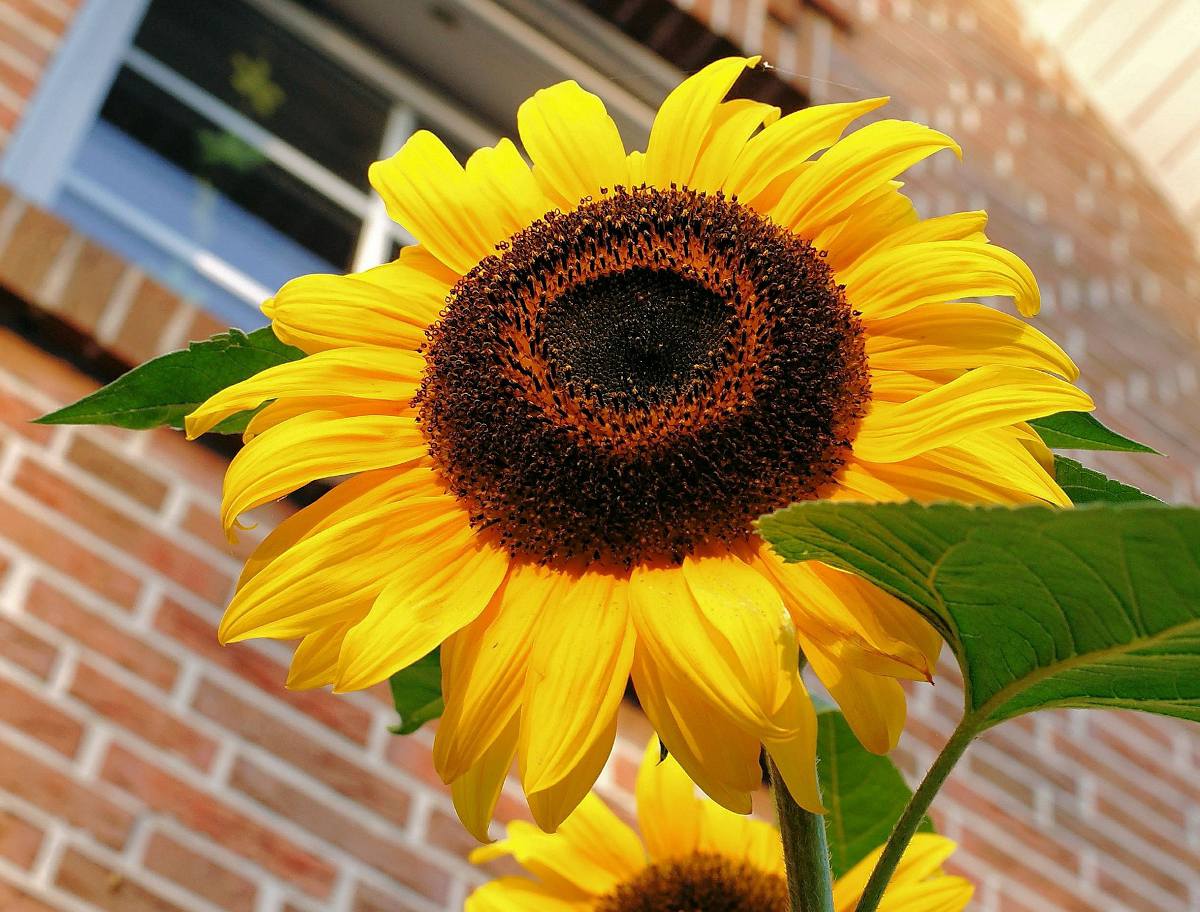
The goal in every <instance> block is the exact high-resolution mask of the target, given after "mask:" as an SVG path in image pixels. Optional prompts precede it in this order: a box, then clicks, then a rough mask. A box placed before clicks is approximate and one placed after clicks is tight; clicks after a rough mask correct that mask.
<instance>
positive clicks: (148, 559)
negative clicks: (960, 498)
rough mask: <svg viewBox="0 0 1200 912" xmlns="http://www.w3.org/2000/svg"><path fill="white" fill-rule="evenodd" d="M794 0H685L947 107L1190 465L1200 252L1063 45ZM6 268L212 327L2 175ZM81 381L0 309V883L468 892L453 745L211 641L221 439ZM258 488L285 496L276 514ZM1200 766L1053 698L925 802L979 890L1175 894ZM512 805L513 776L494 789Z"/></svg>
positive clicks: (96, 316) (1187, 848) (981, 196)
mask: <svg viewBox="0 0 1200 912" xmlns="http://www.w3.org/2000/svg"><path fill="white" fill-rule="evenodd" d="M635 5H636V4H627V6H628V7H630V8H632V7H633V6H635ZM681 5H683V4H681ZM71 6H72V4H69V3H67V2H64V0H57V2H53V0H3V2H0V117H11V122H12V123H15V121H16V118H17V116H18V115H19V113H20V109H21V106H22V105H23V104H24V102H25V100H27V98H28V95H29V91H30V90H31V88H32V86H33V85H35V84H36V79H37V76H38V73H39V72H40V67H41V66H42V65H43V64H44V62H45V60H46V59H47V58H48V56H49V54H50V53H51V51H52V49H53V45H54V41H55V36H56V35H57V34H58V33H59V32H61V28H62V24H63V23H64V22H65V21H66V20H67V18H68V16H69V13H70V9H71ZM798 9H799V8H798V6H796V5H795V4H792V3H790V2H783V0H779V2H776V0H771V2H770V3H767V2H765V0H757V2H755V0H751V2H747V3H741V4H733V3H721V2H716V0H710V2H704V0H695V2H694V3H693V4H691V12H692V14H693V15H695V16H697V17H699V18H701V19H702V20H703V21H705V22H707V23H708V24H710V25H711V27H713V28H714V29H716V30H722V31H724V32H726V33H727V34H728V35H729V37H730V38H731V39H732V40H736V41H738V42H739V43H742V44H743V45H745V46H746V47H748V48H751V49H757V48H759V47H766V49H767V50H768V53H769V54H770V55H771V56H772V58H773V59H775V60H776V61H778V62H779V65H780V67H781V68H784V69H788V70H792V71H795V72H797V73H802V74H804V75H803V76H801V77H796V78H797V85H798V87H799V88H801V89H802V90H805V91H808V92H810V93H811V94H812V95H813V96H814V97H815V98H817V99H818V100H834V99H841V98H843V97H847V96H848V95H853V96H856V97H857V96H861V95H864V94H868V93H876V92H881V91H891V92H892V93H893V94H895V95H896V96H897V97H898V103H899V104H900V106H901V107H900V110H901V112H902V114H901V116H912V117H916V118H921V119H930V120H933V121H934V122H935V124H937V125H938V126H940V127H943V128H946V129H950V130H952V131H953V132H954V133H955V134H956V135H958V136H959V137H960V138H961V139H962V140H963V142H964V146H965V147H966V150H967V164H966V165H965V166H963V167H959V166H953V167H951V166H950V165H949V163H943V162H939V161H936V160H935V161H934V162H932V163H931V164H930V165H928V166H925V167H924V168H922V169H919V171H918V173H916V174H915V175H913V176H912V180H911V181H910V184H909V187H910V189H911V190H912V191H913V193H914V195H915V197H916V198H917V200H918V202H919V203H920V204H921V205H922V206H923V207H924V208H926V209H927V210H929V211H934V210H937V211H951V210H952V209H955V208H964V207H974V206H981V205H984V206H987V207H988V208H989V209H991V210H992V212H993V229H992V233H993V234H994V236H995V237H996V238H997V240H999V241H1001V242H1003V243H1005V244H1006V245H1008V246H1011V247H1013V248H1014V249H1016V250H1017V251H1019V252H1020V253H1021V254H1022V255H1023V256H1025V257H1026V258H1028V259H1029V260H1030V261H1031V263H1032V264H1033V265H1034V267H1035V270H1036V271H1037V273H1038V275H1039V277H1040V279H1041V281H1042V284H1043V287H1044V290H1045V292H1046V298H1047V307H1046V311H1047V313H1046V318H1045V320H1044V323H1045V324H1046V325H1048V326H1049V328H1050V330H1051V331H1052V332H1053V333H1054V334H1055V335H1057V336H1058V337H1059V338H1062V339H1064V340H1065V342H1066V344H1067V345H1068V347H1069V348H1070V349H1071V351H1072V353H1073V354H1075V355H1077V356H1078V357H1079V360H1080V363H1081V367H1082V368H1083V372H1084V382H1085V384H1086V385H1087V386H1088V387H1089V388H1090V389H1091V390H1092V391H1093V392H1094V393H1096V394H1097V396H1098V398H1099V399H1100V401H1101V407H1102V409H1103V411H1104V414H1105V416H1106V418H1109V419H1112V420H1113V423H1114V424H1117V425H1118V426H1120V427H1122V428H1123V429H1124V430H1126V431H1128V432H1130V433H1133V434H1136V435H1139V436H1141V437H1143V438H1144V439H1146V440H1148V441H1149V442H1151V443H1154V444H1156V445H1158V446H1159V447H1160V448H1161V449H1164V450H1166V451H1167V452H1169V453H1171V454H1173V458H1172V459H1170V460H1150V459H1145V458H1143V459H1129V458H1120V459H1115V460H1111V461H1109V463H1108V468H1109V469H1110V470H1111V471H1113V472H1115V473H1118V474H1121V475H1123V476H1125V477H1129V478H1131V480H1134V481H1136V482H1138V483H1141V484H1143V485H1144V486H1146V487H1147V488H1149V489H1151V490H1154V491H1156V492H1157V493H1160V494H1163V495H1165V496H1168V497H1173V498H1175V499H1187V500H1193V499H1195V497H1196V491H1197V479H1196V454H1197V453H1198V452H1200V441H1198V440H1197V431H1196V430H1195V429H1196V428H1197V427H1200V423H1198V422H1197V421H1196V420H1195V419H1196V417H1197V416H1196V415H1195V414H1194V410H1195V408H1196V406H1195V405H1194V400H1195V392H1196V387H1197V382H1198V381H1197V375H1196V371H1195V366H1194V365H1195V355H1196V338H1195V315H1194V312H1193V310H1192V307H1191V299H1192V298H1194V297H1195V292H1196V290H1197V289H1198V288H1200V280H1198V279H1197V278H1196V277H1197V276H1198V275H1200V268H1198V266H1197V262H1196V259H1195V254H1194V251H1193V250H1192V248H1191V246H1190V243H1189V242H1188V241H1187V238H1186V235H1185V234H1184V232H1182V231H1181V229H1180V228H1179V226H1178V225H1177V224H1176V223H1175V222H1174V220H1173V219H1172V218H1171V217H1170V215H1169V212H1168V210H1167V209H1166V207H1165V206H1164V205H1163V203H1162V201H1161V200H1160V199H1159V198H1158V197H1157V196H1156V195H1155V193H1154V191H1153V190H1152V189H1150V185H1149V184H1148V183H1147V182H1146V181H1145V180H1144V177H1143V176H1142V175H1141V174H1140V172H1139V171H1138V169H1137V167H1136V165H1135V164H1134V163H1133V161H1132V159H1131V158H1130V156H1128V155H1127V154H1126V153H1125V151H1124V150H1122V149H1121V148H1120V146H1118V145H1117V144H1115V143H1114V142H1113V141H1112V140H1111V139H1110V138H1109V137H1108V135H1107V134H1106V133H1105V132H1104V130H1103V128H1102V126H1101V125H1100V124H1099V122H1098V121H1097V120H1096V118H1094V117H1093V116H1092V115H1091V113H1090V112H1089V111H1088V110H1087V108H1086V106H1083V105H1082V102H1081V101H1080V97H1081V96H1079V95H1078V93H1076V92H1075V90H1074V88H1073V87H1072V86H1071V85H1070V83H1069V82H1067V81H1065V80H1064V78H1063V77H1062V76H1061V75H1060V74H1058V72H1057V71H1056V69H1055V68H1054V67H1053V66H1052V61H1051V63H1049V64H1048V63H1047V62H1046V60H1047V58H1046V56H1045V52H1044V49H1041V48H1039V47H1037V46H1036V45H1033V44H1029V43H1028V42H1027V40H1026V38H1025V37H1024V32H1023V29H1022V27H1021V23H1020V22H1019V20H1018V19H1016V18H1015V15H1014V14H1013V13H1011V12H1010V11H1009V10H1008V7H1007V6H1006V5H1005V4H1004V3H1001V2H984V0H978V2H970V3H955V4H922V3H916V2H900V0H893V2H871V3H861V4H860V3H849V2H843V3H841V4H839V5H838V7H837V10H838V11H839V12H840V14H841V15H842V16H843V17H844V18H845V20H846V22H848V23H849V26H850V27H849V30H841V29H839V28H835V27H832V26H830V25H829V23H828V22H827V21H826V20H823V19H820V18H816V17H814V16H813V15H812V14H811V13H806V12H803V11H798ZM39 49H40V51H39ZM22 73H23V74H24V76H25V81H22V79H21V77H20V74H22ZM14 74H15V75H14ZM4 112H10V113H9V114H5V113H4ZM4 129H5V130H11V129H12V126H11V124H10V125H9V126H7V127H5V128H4ZM6 135H7V133H0V140H2V139H3V138H4V137H5V136H6ZM0 286H2V287H3V288H4V289H5V290H6V291H7V292H8V293H9V294H11V295H12V296H15V298H19V299H20V300H21V301H23V302H24V303H25V305H28V306H30V307H31V308H32V309H33V312H34V313H35V314H36V315H40V316H43V317H45V319H46V320H48V321H50V320H53V321H62V322H63V323H66V324H69V325H71V326H73V327H75V328H76V329H77V330H78V331H80V332H81V333H83V334H84V335H85V336H86V337H87V338H89V339H90V340H92V342H91V343H90V344H91V345H92V346H93V347H94V348H95V349H96V350H103V351H104V352H107V353H108V354H110V355H112V356H114V357H115V358H117V359H118V360H122V361H125V362H127V363H131V362H135V361H140V360H144V359H145V358H147V357H150V356H151V355H153V354H156V353H158V352H160V351H165V350H168V349H171V348H174V347H177V346H178V345H179V344H181V343H182V342H183V341H184V340H186V339H188V338H198V337H203V336H206V335H208V334H210V332H212V331H214V330H215V329H216V328H217V327H216V326H215V325H214V324H213V323H212V321H211V320H209V319H208V318H207V317H206V316H204V315H203V314H202V313H200V312H198V311H197V310H196V309H195V308H193V307H192V306H191V305H190V304H188V303H187V302H185V301H181V300H179V299H178V298H176V297H175V296H174V295H173V294H171V293H170V292H169V291H167V290H166V289H164V288H163V287H162V286H160V285H159V284H158V283H156V282H155V281H153V280H152V279H150V278H149V277H147V276H145V275H143V274H142V273H141V272H140V271H139V270H137V269H136V268H134V267H131V266H129V265H128V264H126V263H123V262H122V261H120V260H119V259H117V258H116V257H114V256H112V255H111V254H109V253H108V252H106V251H104V250H103V249H101V248H99V247H98V246H96V245H95V244H93V243H92V242H90V241H88V240H87V239H86V238H83V237H81V236H79V235H78V234H76V233H75V232H73V231H72V230H70V229H69V228H68V227H67V226H65V225H63V224H62V223H61V222H59V221H58V220H57V219H55V218H53V217H52V216H49V215H47V214H46V213H43V212H41V211H39V210H37V209H36V208H34V207H31V206H28V205H27V204H25V203H24V202H22V201H21V200H19V199H17V198H15V197H12V196H10V195H8V194H7V193H4V192H0ZM0 307H7V308H9V309H11V307H12V304H11V301H10V302H9V303H7V304H6V303H2V302H0ZM35 335H36V334H35ZM93 386H94V384H93V383H92V381H90V380H88V379H86V378H85V377H83V376H82V375H80V374H79V373H78V372H76V371H75V370H74V369H72V368H70V367H69V366H67V365H66V364H64V363H63V362H61V361H58V360H56V359H55V358H54V357H52V356H50V355H49V354H47V353H46V352H45V351H44V350H42V349H40V348H39V347H38V346H37V345H35V344H32V343H31V341H30V340H29V339H23V338H20V337H19V336H17V335H14V334H12V333H8V332H2V333H0V517H3V519H2V520H0V909H4V910H5V912H7V910H9V909H13V910H17V912H31V910H32V912H41V910H46V909H55V910H69V912H83V910H89V912H94V910H96V909H102V910H119V912H126V910H132V912H165V910H190V912H212V910H215V909H221V910H234V912H239V910H246V912H281V910H289V912H315V910H318V909H320V910H325V909H328V910H337V912H343V910H354V912H383V910H388V912H394V910H418V912H434V910H443V909H444V910H456V909H458V908H460V907H461V901H462V896H463V895H464V893H465V891H466V890H467V889H469V886H470V885H471V884H472V883H474V882H477V881H478V879H479V877H480V876H482V875H481V874H480V873H479V872H475V871H473V870H472V869H471V868H470V866H469V865H467V864H466V863H465V861H464V855H465V853H466V851H467V850H468V849H469V847H470V840H469V838H468V837H466V836H465V834H464V833H463V832H462V830H461V829H460V828H459V827H458V825H457V823H456V821H455V820H454V819H453V816H452V812H451V810H450V805H449V802H448V800H447V798H446V796H445V794H444V792H443V791H442V790H441V788H440V787H439V786H438V784H437V782H436V779H435V777H434V775H433V773H432V769H431V763H430V757H429V733H428V732H425V733H422V734H420V735H418V736H415V737H413V738H408V739H398V738H393V737H391V736H390V735H388V734H387V732H386V725H387V724H389V723H390V722H391V721H392V715H391V712H390V710H389V707H388V704H387V700H386V696H385V695H384V694H382V693H380V692H379V691H378V690H377V691H373V692H370V693H367V694H356V695H350V696H347V697H337V698H335V697H332V696H330V695H328V694H324V693H308V694H291V693H288V692H286V691H284V690H283V689H282V686H281V683H282V680H283V678H284V665H283V662H284V660H285V653H284V652H283V651H281V650H278V649H275V648H273V645H274V644H265V645H264V644H257V643H254V644H244V645H239V646H236V647H232V648H228V649H224V648H221V647H219V646H217V644H216V642H215V637H214V630H215V624H216V620H217V618H218V616H219V614H220V609H221V605H222V603H223V602H224V600H225V598H226V596H227V594H228V592H229V588H230V585H231V581H232V579H233V577H234V575H235V573H236V572H237V569H238V561H239V559H240V557H241V555H240V554H237V553H232V552H231V551H230V550H229V548H228V546H227V545H226V544H225V543H224V539H223V537H222V536H221V535H220V534H219V531H218V529H217V521H216V506H217V494H218V490H219V485H220V476H221V473H222V470H223V461H222V460H221V458H220V457H218V456H216V455H214V454H213V453H211V452H209V451H208V450H205V449H203V448H201V447H198V446H195V445H188V444H185V443H183V442H182V441H181V440H180V439H179V437H178V435H175V434H172V433H169V432H161V433H154V434H132V433H124V432H118V431H111V430H103V429H71V428H54V429H51V428H41V427H37V426H31V425H29V424H27V423H26V422H27V420H28V419H29V418H30V417H33V416H34V415H36V414H39V413H41V412H44V411H46V410H48V409H50V408H53V407H55V406H56V405H60V404H63V403H65V402H67V401H70V400H73V399H75V398H77V397H78V396H80V395H82V394H84V393H85V392H87V391H88V390H90V389H91V388H93ZM264 513H265V514H266V515H264V516H262V517H261V520H262V525H263V527H264V528H265V527H269V526H270V525H271V524H272V522H273V521H275V520H277V519H278V518H279V515H280V511H279V510H275V511H264ZM248 545H249V543H247V546H248ZM944 672H945V674H944V675H943V676H942V677H941V678H939V683H938V685H937V686H936V687H934V688H921V689H919V690H918V691H917V692H916V694H915V695H914V700H913V704H912V710H913V711H912V720H911V722H910V726H909V731H908V734H907V735H906V737H905V739H904V742H903V744H902V748H901V750H900V751H899V753H898V759H899V761H900V763H901V765H902V766H903V768H904V769H905V770H906V771H907V772H908V773H909V774H910V775H916V774H917V773H918V772H919V771H921V770H923V768H924V767H925V766H926V765H927V764H928V763H929V761H930V760H931V758H932V756H933V754H934V752H935V751H936V749H937V748H938V747H939V746H940V744H941V743H942V742H943V741H944V740H945V738H946V736H947V735H948V734H949V731H950V728H951V727H952V724H953V720H954V718H955V717H956V715H957V713H958V707H959V702H958V699H959V695H958V690H957V688H956V684H955V676H954V671H953V669H952V668H949V667H947V668H945V669H944ZM645 736H646V727H645V722H644V720H643V719H641V718H640V716H638V714H637V713H636V711H634V710H632V709H631V710H629V711H628V712H627V713H626V715H625V717H624V720H623V725H622V738H621V741H620V743H619V745H618V750H617V753H616V755H615V756H614V758H613V761H612V762H611V763H610V765H609V768H608V769H607V770H606V772H605V775H604V778H603V780H602V788H603V790H604V791H605V794H606V795H607V796H608V797H610V798H611V799H612V800H613V801H614V802H616V803H617V804H618V806H619V807H621V808H622V809H624V810H625V811H628V810H629V809H630V807H631V798H630V792H629V786H630V783H631V780H632V775H633V771H634V768H635V763H636V760H637V758H638V756H639V755H640V745H641V744H642V743H644V738H645ZM1198 783H1200V734H1198V733H1197V729H1196V727H1195V726H1187V725H1185V724H1183V723H1174V722H1166V721H1163V720H1157V719H1153V718H1150V717H1142V716H1133V715H1125V716H1120V715H1115V714H1109V713H1083V712H1071V713H1052V714H1044V715H1039V716H1036V717H1034V718H1031V719H1025V720H1022V721H1019V722H1013V723H1008V724H1006V725H1005V726H1002V727H1001V728H1000V729H998V730H997V731H995V732H993V733H992V734H991V735H989V736H988V737H986V738H985V739H984V740H983V741H981V742H980V743H979V744H977V745H975V746H974V747H973V748H972V749H971V750H970V752H969V753H968V755H967V758H966V760H965V761H964V763H963V764H962V765H961V766H960V768H959V769H958V770H957V771H956V773H955V774H954V776H953V777H952V779H951V781H950V783H949V785H948V788H947V791H946V792H945V794H944V795H943V798H942V800H941V801H940V811H939V814H938V816H939V823H940V825H941V826H942V828H943V829H944V830H945V831H946V832H947V833H949V834H950V835H951V836H953V837H954V838H956V839H958V840H959V841H960V842H961V843H962V847H963V848H962V850H961V852H960V854H959V856H958V858H957V859H956V865H957V867H958V868H959V869H961V870H963V871H964V872H965V873H967V874H968V875H969V876H971V877H972V878H973V879H974V880H975V881H976V882H977V883H978V884H979V885H980V890H979V894H978V897H979V898H978V900H977V903H976V908H977V909H979V910H981V912H999V910H1005V912H1010V910H1029V912H1055V910H1059V912H1072V910H1080V912H1082V910H1096V912H1100V910H1102V912H1112V910H1158V912H1181V910H1186V909H1192V908H1200V885H1198V884H1197V873H1196V872H1197V868H1198V867H1200V785H1198ZM518 813H520V803H519V801H518V800H517V794H516V792H515V791H513V790H511V789H510V795H509V796H508V797H507V798H506V799H505V800H504V802H503V804H502V814H503V816H506V817H508V816H511V815H514V814H518ZM1173 845H1178V846H1179V848H1171V846H1173Z"/></svg>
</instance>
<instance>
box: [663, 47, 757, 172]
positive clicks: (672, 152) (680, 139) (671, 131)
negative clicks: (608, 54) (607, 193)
mask: <svg viewBox="0 0 1200 912" xmlns="http://www.w3.org/2000/svg"><path fill="white" fill-rule="evenodd" d="M759 59H760V58H758V57H725V58H723V59H721V60H716V61H713V62H712V63H710V64H709V65H708V66H706V67H705V68H704V69H702V70H701V71H700V72H699V73H696V74H695V75H693V76H690V77H688V78H687V79H685V80H684V81H683V82H682V83H680V84H679V85H678V86H676V87H675V89H673V90H672V91H671V94H669V95H668V96H667V97H666V99H665V100H664V101H663V103H662V106H661V107H660V108H659V109H658V114H657V115H656V116H655V118H654V125H653V126H652V127H651V128H650V141H649V143H648V144H647V146H646V162H645V166H646V181H647V182H648V183H649V184H651V185H652V186H655V187H664V188H665V187H670V186H671V184H672V182H674V183H676V184H682V183H683V182H684V181H686V180H687V179H688V177H690V176H691V173H692V170H693V168H695V166H696V159H697V158H698V157H699V155H700V150H701V148H702V147H703V145H704V138H705V137H706V136H707V135H708V131H709V128H710V127H711V126H712V122H713V118H714V117H715V116H716V113H717V107H718V106H719V105H720V104H721V101H722V99H724V97H725V95H726V94H727V93H728V92H729V90H730V89H731V88H733V84H734V83H735V82H737V79H738V77H739V76H741V75H742V71H743V70H745V69H746V68H747V67H753V66H756V65H757V64H758V61H759Z"/></svg>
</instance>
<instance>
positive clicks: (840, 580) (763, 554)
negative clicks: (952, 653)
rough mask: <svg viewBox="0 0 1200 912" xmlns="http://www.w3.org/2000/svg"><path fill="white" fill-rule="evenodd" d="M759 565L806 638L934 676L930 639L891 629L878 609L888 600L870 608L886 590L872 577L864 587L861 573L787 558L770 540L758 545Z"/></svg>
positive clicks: (868, 664)
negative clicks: (902, 634) (915, 640)
mask: <svg viewBox="0 0 1200 912" xmlns="http://www.w3.org/2000/svg"><path fill="white" fill-rule="evenodd" d="M754 566H755V568H756V569H757V570H758V571H759V572H761V573H762V574H763V576H764V577H765V578H766V579H768V580H770V581H771V582H772V583H773V585H774V586H775V588H776V589H777V590H778V591H779V593H780V595H781V596H782V598H783V601H784V604H785V605H786V606H787V609H788V611H790V612H791V614H792V618H793V620H794V622H795V626H796V629H797V630H798V631H801V632H803V634H804V636H805V638H806V639H808V640H811V641H814V642H816V643H818V644H819V645H821V646H822V647H823V648H825V649H826V650H827V651H830V652H835V654H837V655H840V656H844V657H852V658H853V661H854V663H855V664H856V665H857V666H858V667H860V668H863V669H865V670H871V671H875V672H876V673H879V674H886V675H891V676H893V677H901V678H909V679H915V680H926V679H928V677H929V675H930V672H931V666H930V664H929V661H928V659H927V658H926V657H925V654H924V652H923V649H922V647H923V646H924V645H925V642H924V641H922V642H921V643H912V642H908V641H906V640H905V639H904V638H902V637H896V636H893V635H892V634H891V633H889V631H888V628H887V627H885V626H884V625H882V624H881V623H880V622H879V621H878V615H880V614H884V613H887V611H886V609H887V606H885V605H883V606H879V609H880V610H875V611H866V610H864V607H865V606H868V605H871V604H873V603H874V600H875V599H876V598H877V597H879V596H884V595H885V594H884V593H883V592H881V591H880V590H879V589H876V588H875V587H874V586H870V584H869V583H864V584H863V588H859V587H858V586H857V585H856V583H855V582H854V581H856V580H858V577H856V576H853V575H852V574H846V573H841V572H840V571H836V570H834V569H833V568H832V567H827V566H825V565H824V564H822V563H820V562H819V561H806V562H804V563H799V564H789V563H785V562H784V561H783V559H782V558H781V557H779V555H777V554H775V553H774V552H773V551H772V550H771V549H770V547H769V546H767V545H765V544H764V545H762V546H761V547H760V548H758V550H757V551H756V553H755V564H754ZM876 594H878V595H876ZM887 597H888V598H891V597H890V596H887ZM889 616H890V615H889ZM905 632H907V633H911V632H912V631H910V630H906V631H905Z"/></svg>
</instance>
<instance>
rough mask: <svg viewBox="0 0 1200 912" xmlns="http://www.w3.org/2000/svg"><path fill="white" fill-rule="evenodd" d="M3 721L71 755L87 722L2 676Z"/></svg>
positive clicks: (0, 712) (0, 705) (0, 719)
mask: <svg viewBox="0 0 1200 912" xmlns="http://www.w3.org/2000/svg"><path fill="white" fill-rule="evenodd" d="M0 722H4V723H6V724H8V725H11V726H12V727H13V728H16V729H19V730H20V731H23V732H24V733H25V734H27V735H30V736H31V737H34V738H37V739H38V740H39V741H41V742H42V743H43V744H46V745H48V746H49V747H52V748H54V749H55V750H56V751H58V752H59V753H60V754H63V755H64V756H67V757H71V756H73V755H74V754H75V751H76V749H77V748H78V747H79V741H80V739H81V738H82V737H83V725H81V724H80V723H79V721H78V720H76V719H74V718H72V717H71V716H69V715H67V714H66V713H65V712H63V711H62V710H60V709H58V708H57V707H55V706H52V705H51V704H49V703H47V702H46V701H45V700H43V699H42V698H41V697H39V696H37V695H36V694H32V693H30V692H29V691H28V690H26V689H25V688H24V687H22V686H21V685H20V684H14V683H13V682H12V681H8V680H5V679H4V678H0Z"/></svg>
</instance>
